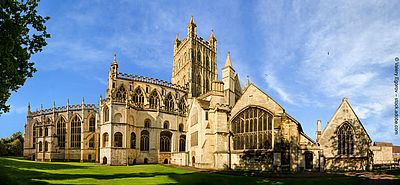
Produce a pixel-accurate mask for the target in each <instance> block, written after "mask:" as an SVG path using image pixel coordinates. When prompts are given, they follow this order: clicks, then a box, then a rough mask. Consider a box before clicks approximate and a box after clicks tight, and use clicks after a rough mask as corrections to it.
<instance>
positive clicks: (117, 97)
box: [115, 85, 126, 102]
mask: <svg viewBox="0 0 400 185" xmlns="http://www.w3.org/2000/svg"><path fill="white" fill-rule="evenodd" d="M115 100H116V101H118V102H125V100H126V91H125V88H124V86H123V85H121V87H120V88H119V89H118V91H117V94H116V95H115Z"/></svg>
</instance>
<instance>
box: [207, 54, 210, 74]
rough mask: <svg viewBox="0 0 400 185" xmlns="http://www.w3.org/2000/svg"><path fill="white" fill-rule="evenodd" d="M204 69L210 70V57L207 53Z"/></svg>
mask: <svg viewBox="0 0 400 185" xmlns="http://www.w3.org/2000/svg"><path fill="white" fill-rule="evenodd" d="M206 70H207V71H208V70H210V59H209V58H208V55H207V57H206Z"/></svg>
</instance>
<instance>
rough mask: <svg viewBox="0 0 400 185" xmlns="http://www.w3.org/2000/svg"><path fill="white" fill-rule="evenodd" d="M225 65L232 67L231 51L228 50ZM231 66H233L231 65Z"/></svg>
mask: <svg viewBox="0 0 400 185" xmlns="http://www.w3.org/2000/svg"><path fill="white" fill-rule="evenodd" d="M225 67H232V62H231V52H228V56H227V57H226V62H225V66H224V68H225ZM232 68H233V67H232Z"/></svg>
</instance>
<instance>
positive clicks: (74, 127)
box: [71, 116, 81, 148]
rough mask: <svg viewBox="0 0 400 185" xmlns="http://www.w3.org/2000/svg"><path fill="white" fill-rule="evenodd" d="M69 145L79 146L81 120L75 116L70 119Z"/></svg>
mask: <svg viewBox="0 0 400 185" xmlns="http://www.w3.org/2000/svg"><path fill="white" fill-rule="evenodd" d="M71 147H72V148H80V147H81V120H80V119H79V118H78V116H75V117H74V119H72V121H71Z"/></svg>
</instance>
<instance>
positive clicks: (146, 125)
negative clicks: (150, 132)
mask: <svg viewBox="0 0 400 185" xmlns="http://www.w3.org/2000/svg"><path fill="white" fill-rule="evenodd" d="M150 126H151V121H150V119H146V120H144V127H145V128H150Z"/></svg>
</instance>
